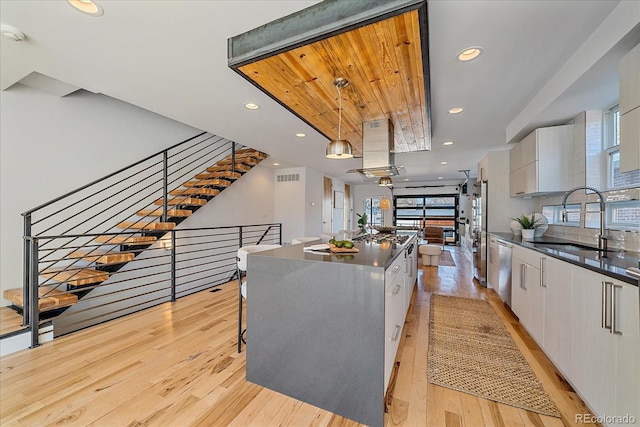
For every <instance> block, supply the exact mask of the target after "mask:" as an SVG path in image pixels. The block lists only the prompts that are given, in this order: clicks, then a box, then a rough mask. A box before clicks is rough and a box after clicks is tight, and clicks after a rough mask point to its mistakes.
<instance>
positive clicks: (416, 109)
mask: <svg viewBox="0 0 640 427" xmlns="http://www.w3.org/2000/svg"><path fill="white" fill-rule="evenodd" d="M420 31H421V28H420V20H419V15H418V11H417V10H413V11H410V12H406V13H403V14H401V15H396V16H394V17H391V18H388V19H385V20H381V21H378V22H374V23H371V24H369V25H366V26H362V27H359V28H356V29H353V30H350V31H347V32H343V33H340V34H337V35H333V36H331V37H328V38H325V39H322V40H319V41H315V42H313V43H310V44H307V45H304V46H302V47H297V48H293V49H291V50H288V51H285V52H281V53H278V54H276V55H273V56H269V57H267V58H263V59H260V60H257V61H255V62H252V63H249V64H245V65H242V66H240V67H238V68H237V70H238V71H239V72H240V73H241V74H243V75H244V76H245V77H246V78H247V79H249V80H251V81H253V82H254V83H255V84H256V85H257V86H258V87H260V88H261V89H262V90H263V91H265V92H266V93H268V94H269V95H271V96H272V97H273V98H275V99H276V100H278V101H279V102H280V103H281V104H283V105H285V106H286V107H288V108H289V109H290V110H291V111H293V112H294V113H295V114H297V115H298V116H299V117H300V118H302V119H303V120H305V121H306V122H307V123H309V124H310V125H311V126H313V127H314V128H316V129H317V130H318V131H319V132H321V133H322V134H324V135H325V136H326V137H327V138H328V139H337V137H338V91H337V89H336V87H335V86H334V85H333V80H334V79H335V78H337V77H343V78H346V79H347V80H349V86H347V87H346V88H344V89H341V94H342V138H343V139H347V140H348V141H349V142H350V143H351V145H352V146H353V148H354V151H355V154H356V156H361V153H362V123H364V122H367V121H371V120H378V119H384V118H389V119H391V121H392V122H393V126H394V132H395V150H394V151H395V152H396V153H401V152H410V151H421V150H430V149H431V138H430V135H431V129H429V127H430V123H429V120H428V115H427V108H428V104H427V99H428V96H427V90H428V80H427V79H428V76H425V73H424V71H423V70H425V69H426V67H423V65H424V64H423V60H422V57H423V52H425V51H426V50H424V49H423V46H421V38H420ZM423 31H426V29H423ZM424 39H425V40H426V37H425V38H424ZM425 77H427V79H425ZM425 81H426V82H427V83H426V84H425ZM425 86H426V88H425Z"/></svg>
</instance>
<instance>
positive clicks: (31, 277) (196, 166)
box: [22, 132, 266, 329]
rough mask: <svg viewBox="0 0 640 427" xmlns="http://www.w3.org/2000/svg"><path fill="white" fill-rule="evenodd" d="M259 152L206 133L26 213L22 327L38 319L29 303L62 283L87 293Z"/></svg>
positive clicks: (169, 230)
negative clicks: (36, 292) (35, 292)
mask: <svg viewBox="0 0 640 427" xmlns="http://www.w3.org/2000/svg"><path fill="white" fill-rule="evenodd" d="M264 157H266V155H264V153H260V152H257V151H255V150H252V149H250V148H247V147H244V146H241V145H239V144H236V143H235V142H233V141H229V140H227V139H224V138H221V137H219V136H216V135H211V134H208V133H204V132H203V133H200V134H198V135H195V136H194V137H192V138H189V139H187V140H185V141H182V142H181V143H178V144H176V145H174V146H172V147H170V148H168V149H166V150H163V151H161V152H159V153H156V154H154V155H152V156H149V157H146V158H144V159H142V160H140V161H138V162H136V163H134V164H132V165H129V166H127V167H124V168H122V169H119V170H117V171H116V172H113V173H111V174H109V175H107V176H104V177H102V178H100V179H98V180H95V181H93V182H90V183H89V184H86V185H84V186H82V187H80V188H78V189H76V190H73V191H71V192H68V193H66V194H64V195H62V196H60V197H57V198H55V199H53V200H51V201H49V202H47V203H44V204H41V205H39V206H37V207H35V208H33V209H30V210H29V211H27V212H24V213H23V214H22V215H23V217H24V238H25V244H24V269H23V288H22V294H23V295H22V300H23V306H24V309H23V325H25V326H29V325H31V326H33V325H36V324H37V323H38V322H31V319H40V316H38V317H33V313H35V312H36V311H39V308H38V307H37V306H36V307H33V306H32V305H31V304H30V303H33V302H34V301H35V302H39V304H43V302H42V300H43V299H44V298H47V297H51V298H53V300H54V301H55V298H58V297H57V296H56V295H59V294H60V293H61V291H60V287H61V285H60V284H61V283H63V284H64V286H66V288H67V289H66V291H65V292H62V294H64V295H65V296H66V295H68V294H71V295H72V296H73V294H77V295H78V296H79V297H84V298H87V297H85V295H86V294H87V293H88V292H90V291H91V290H92V289H93V288H94V287H99V286H101V284H102V283H104V282H108V281H109V280H110V279H111V276H112V275H113V273H115V272H118V271H120V270H121V269H122V270H128V267H127V264H128V263H129V262H132V261H134V260H137V259H138V258H140V257H141V256H142V255H143V254H144V257H146V256H148V253H147V251H148V250H150V249H151V248H152V247H153V246H157V242H158V241H161V242H162V243H163V244H166V239H167V237H166V236H172V235H173V234H172V230H174V229H175V227H176V226H177V225H178V224H179V223H180V222H182V221H184V220H185V219H186V218H188V217H189V216H190V215H191V214H192V213H193V212H195V211H197V210H198V209H199V208H201V207H202V206H204V205H206V203H207V202H208V201H209V200H210V199H211V198H213V197H215V196H216V195H218V194H219V193H220V191H223V190H224V189H225V188H226V187H227V186H229V185H230V184H231V183H232V182H233V181H234V180H236V179H238V178H239V177H240V176H241V175H242V173H244V172H246V171H248V170H249V169H250V168H251V167H252V166H253V165H255V164H257V163H258V162H259V161H260V160H261V159H263V158H264ZM241 230H242V229H241ZM262 232H265V230H262ZM241 233H242V231H241ZM47 236H48V237H47ZM240 238H242V237H240ZM257 239H258V240H259V239H260V236H258V237H257ZM146 268H149V267H146ZM150 279H153V276H150ZM70 288H74V289H71V292H67V291H69V290H70ZM76 288H77V289H76ZM80 288H81V289H82V290H81V291H78V289H80ZM35 290H37V291H38V292H39V293H38V294H33V293H32V292H34V291H35ZM68 303H69V305H71V303H73V299H72V298H71V299H70V301H68ZM56 304H59V301H57V302H56ZM64 304H65V303H62V306H61V308H64V309H65V311H66V310H68V308H66V307H67V306H66V305H64ZM73 305H75V303H74V304H73ZM53 314H55V311H51V313H50V315H53ZM32 323H33V325H32ZM32 329H33V328H32Z"/></svg>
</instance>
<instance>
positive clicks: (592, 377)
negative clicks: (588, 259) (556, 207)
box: [570, 266, 640, 419]
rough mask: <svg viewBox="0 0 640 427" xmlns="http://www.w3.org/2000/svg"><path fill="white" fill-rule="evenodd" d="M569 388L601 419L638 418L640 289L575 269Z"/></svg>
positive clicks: (639, 391) (639, 415)
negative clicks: (573, 387)
mask: <svg viewBox="0 0 640 427" xmlns="http://www.w3.org/2000/svg"><path fill="white" fill-rule="evenodd" d="M572 283H573V285H572V287H573V290H572V291H573V311H574V313H573V316H572V317H573V321H572V329H573V330H572V340H571V344H572V351H573V355H574V357H573V362H574V369H573V373H572V375H571V378H570V380H571V382H572V383H573V385H574V386H575V388H576V390H577V391H578V393H579V394H580V395H581V396H582V398H583V399H584V400H585V401H586V402H587V404H588V405H589V406H590V407H591V408H592V409H593V410H594V411H595V413H596V414H597V415H600V416H604V415H620V416H623V415H627V414H628V415H632V416H634V417H636V419H638V418H640V370H639V369H638V354H640V338H639V336H640V326H639V322H640V321H639V319H638V311H639V307H638V304H639V303H638V301H639V299H638V298H639V296H638V287H637V286H633V285H630V284H627V283H624V282H619V281H616V280H613V279H612V278H610V277H608V276H604V275H600V274H597V273H594V272H592V271H590V270H587V269H585V268H581V267H576V266H573V281H572Z"/></svg>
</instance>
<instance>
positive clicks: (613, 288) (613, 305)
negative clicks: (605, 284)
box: [610, 283, 622, 335]
mask: <svg viewBox="0 0 640 427" xmlns="http://www.w3.org/2000/svg"><path fill="white" fill-rule="evenodd" d="M610 285H611V310H610V313H611V329H610V331H611V333H612V334H614V335H622V331H618V330H617V329H616V314H617V313H616V311H618V307H617V306H616V288H621V289H622V286H621V285H616V284H614V283H610Z"/></svg>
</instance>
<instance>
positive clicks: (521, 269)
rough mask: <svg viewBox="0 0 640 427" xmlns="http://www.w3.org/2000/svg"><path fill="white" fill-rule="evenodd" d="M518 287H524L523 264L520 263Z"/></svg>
mask: <svg viewBox="0 0 640 427" xmlns="http://www.w3.org/2000/svg"><path fill="white" fill-rule="evenodd" d="M520 289H524V264H520Z"/></svg>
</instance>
